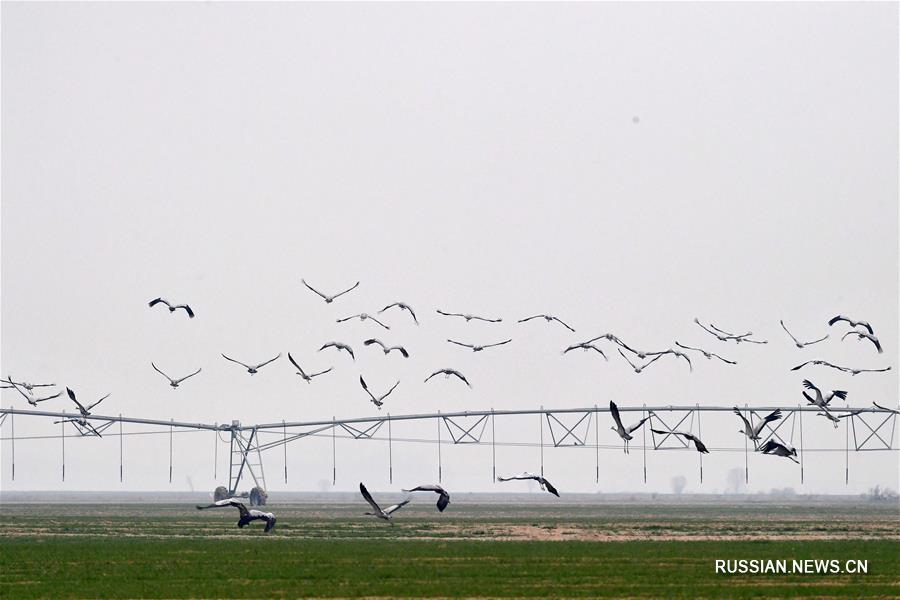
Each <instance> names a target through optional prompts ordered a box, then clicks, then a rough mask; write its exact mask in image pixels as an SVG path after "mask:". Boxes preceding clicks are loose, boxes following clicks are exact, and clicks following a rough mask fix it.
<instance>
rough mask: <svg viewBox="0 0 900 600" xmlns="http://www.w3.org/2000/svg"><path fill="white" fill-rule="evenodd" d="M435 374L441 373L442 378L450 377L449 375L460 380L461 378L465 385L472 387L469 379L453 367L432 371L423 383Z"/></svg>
mask: <svg viewBox="0 0 900 600" xmlns="http://www.w3.org/2000/svg"><path fill="white" fill-rule="evenodd" d="M435 375H443V376H444V379H450V376H451V375H453V376H455V377H457V378H459V379H460V380H462V382H463V383H465V384H466V385H467V386H469V387H472V384H471V383H469V380H468V379H466V378H465V376H463V374H462V373H460V372H459V371H457V370H455V369H440V370H439V371H435V372H434V373H432V374H431V375H429V376H428V377H426V378H425V381H424V382H423V383H428V380H429V379H431V378H432V377H434V376H435Z"/></svg>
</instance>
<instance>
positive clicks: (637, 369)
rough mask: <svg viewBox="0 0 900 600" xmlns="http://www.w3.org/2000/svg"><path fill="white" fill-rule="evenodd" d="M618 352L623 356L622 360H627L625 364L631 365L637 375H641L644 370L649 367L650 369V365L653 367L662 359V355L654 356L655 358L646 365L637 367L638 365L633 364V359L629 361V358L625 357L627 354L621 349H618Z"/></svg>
mask: <svg viewBox="0 0 900 600" xmlns="http://www.w3.org/2000/svg"><path fill="white" fill-rule="evenodd" d="M617 350H618V351H619V354H621V355H622V358H624V359H625V362H627V363H628V364H629V365H631V368H632V369H634V372H635V373H640V372H642V371H643V370H644V369H646V368H647V367H649V366H650V365H652V364H653V363H655V362H656V361H658V360H659V359H660V358H661V357H662V354H657V355H656V356H654V357H653V358H651V359H650V360H648V361H647V362H646V363H644V364H643V365H636V364H634V363H633V362H631V359H629V358H628V357H627V356H625V353H624V352H622V350H621V349H619V348H617Z"/></svg>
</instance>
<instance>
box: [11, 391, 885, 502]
mask: <svg viewBox="0 0 900 600" xmlns="http://www.w3.org/2000/svg"><path fill="white" fill-rule="evenodd" d="M740 410H741V412H742V413H743V415H744V416H745V417H747V418H748V419H751V421H752V422H757V421H758V420H759V419H761V418H762V416H764V415H765V414H767V413H769V412H771V411H774V410H781V412H782V415H783V418H782V419H780V420H778V421H775V422H773V423H767V424H766V425H765V426H764V428H763V430H762V433H761V435H760V440H759V441H758V444H759V445H760V446H762V445H763V444H765V442H766V441H768V440H769V439H773V440H775V441H777V442H779V443H780V444H783V445H785V446H787V447H789V448H790V447H794V446H796V448H797V454H798V462H799V470H800V481H801V483H802V482H803V470H804V469H803V465H804V451H805V452H840V451H843V452H844V453H845V461H844V469H845V482H849V478H850V462H849V453H850V449H851V448H852V449H853V450H854V451H856V452H865V451H896V450H897V449H896V448H894V445H893V444H894V431H895V428H896V424H897V416H898V411H892V410H888V409H884V408H863V409H858V408H856V409H851V408H839V407H834V408H831V407H829V412H831V413H832V414H833V415H836V416H837V417H838V419H841V420H843V421H844V436H843V437H844V447H843V448H840V447H829V448H815V449H812V448H806V449H804V446H803V413H813V416H815V415H816V413H819V412H821V410H820V409H819V408H818V407H816V406H793V407H790V406H781V407H777V406H768V407H762V406H760V407H749V406H744V407H743V408H742V409H740ZM733 411H734V407H730V406H699V405H694V406H641V407H628V406H620V407H619V412H620V413H622V414H623V415H624V414H626V413H639V414H640V417H641V418H643V417H649V421H648V422H647V423H645V424H644V426H643V427H641V432H640V433H639V432H637V431H635V432H634V435H635V437H636V436H637V435H638V434H640V435H641V437H642V439H641V444H640V446H637V445H635V446H632V449H636V450H640V451H641V453H642V462H643V474H644V482H645V483H646V481H647V450H648V449H650V450H654V451H656V450H688V451H690V452H694V449H693V447H692V446H691V445H690V442H688V441H686V440H684V439H682V438H681V437H679V436H676V435H671V434H658V433H654V432H653V431H652V429H658V430H666V431H676V430H677V431H682V432H690V433H693V434H694V435H696V436H697V437H700V436H701V435H702V432H701V429H700V417H701V415H703V414H704V413H732V412H733ZM609 412H610V409H609V408H608V407H601V406H593V407H589V408H566V409H544V408H543V407H541V408H539V409H534V410H497V411H495V410H493V409H491V410H487V411H465V412H451V413H441V412H438V413H430V414H410V415H390V414H386V415H383V416H382V415H377V416H371V417H359V418H351V419H336V418H332V419H330V420H324V421H297V422H286V421H281V422H278V423H262V424H258V425H242V424H241V422H240V421H232V422H231V423H230V424H218V423H215V424H209V423H186V422H181V421H174V420H169V421H164V420H157V419H138V418H132V417H123V416H121V415H119V416H102V415H93V414H92V415H87V416H81V415H73V414H71V413H66V412H46V411H38V410H16V409H13V408H4V409H0V426H2V425H7V427H8V435H5V436H4V437H2V438H0V439H2V440H3V441H10V442H11V453H10V455H11V460H12V479H13V480H15V476H16V446H15V444H16V441H17V440H19V441H22V440H37V439H61V440H62V478H63V480H65V472H66V471H65V469H66V467H65V439H66V437H67V436H66V425H67V424H68V425H70V426H71V427H72V428H73V429H74V430H75V435H74V436H72V435H69V436H68V437H80V438H91V437H98V436H100V437H102V436H104V435H106V436H113V437H114V436H118V437H119V478H120V480H122V478H123V471H124V465H123V436H125V435H136V434H138V433H140V434H146V433H157V434H166V433H167V434H168V435H169V481H170V482H171V481H172V453H173V441H172V440H173V434H174V432H175V430H179V431H180V432H190V431H194V432H201V431H211V432H214V434H215V437H216V444H215V450H214V452H215V456H216V458H215V459H214V460H215V463H218V446H219V442H220V441H225V442H226V443H228V444H229V455H230V465H229V470H228V488H227V493H228V495H229V496H232V495H236V494H238V486H239V485H240V484H241V481H242V480H243V479H245V478H246V477H248V476H249V477H250V478H251V479H252V480H253V483H254V484H255V486H256V488H258V489H259V490H263V491H264V490H265V489H266V480H265V473H264V471H263V462H262V453H263V452H264V451H266V450H272V449H275V448H278V447H282V448H284V479H285V482H287V475H288V473H287V445H288V444H289V443H291V442H294V441H297V440H301V439H303V438H306V437H310V436H320V437H321V436H330V437H331V440H332V482H333V483H334V482H336V480H337V465H336V459H335V440H336V438H337V437H341V438H346V439H354V440H380V441H384V442H387V445H388V477H389V479H390V481H391V482H392V483H393V475H394V469H393V444H394V443H430V444H436V446H437V477H438V481H441V476H442V472H441V471H442V465H441V447H442V446H443V445H446V444H453V445H455V444H484V445H486V444H490V445H491V470H492V478H493V479H494V480H496V477H497V463H496V447H497V446H528V447H535V446H540V461H541V475H543V472H544V448H545V447H556V448H560V447H582V448H586V449H591V448H593V449H594V450H595V456H596V468H595V479H596V481H597V482H599V481H600V450H601V449H603V450H617V451H620V452H621V451H622V448H623V447H622V445H621V444H604V445H601V444H600V430H601V428H604V427H605V428H608V427H609V426H611V425H612V422H613V421H612V418H611V417H609V416H605V417H604V419H603V421H602V422H601V415H604V414H605V413H609ZM528 415H532V416H537V417H538V420H539V423H540V424H539V427H536V428H535V431H534V434H535V436H536V437H538V436H539V437H538V441H537V442H502V441H497V435H496V432H497V425H496V424H497V420H498V419H500V420H502V419H503V418H509V417H522V416H528ZM17 416H19V417H22V416H28V417H44V418H53V419H59V421H56V423H58V424H59V425H60V428H61V432H60V434H59V435H51V436H47V435H43V436H27V437H19V438H16V434H15V418H16V417H17ZM732 418H736V417H732ZM807 418H809V417H807ZM623 420H624V419H623ZM7 421H8V423H7ZM425 421H432V422H434V424H435V429H436V433H437V435H436V436H435V437H434V438H397V437H394V435H393V427H392V424H393V423H400V422H425ZM116 424H118V427H117V428H115V429H113V431H112V433H110V432H109V431H110V428H113V426H114V425H116ZM124 424H128V425H138V426H142V427H146V426H150V427H153V426H159V427H163V428H164V429H161V430H156V431H142V432H128V433H125V432H124V431H123V425H124ZM788 424H789V425H788ZM385 425H386V426H387V427H386V429H387V435H386V436H385V435H384V432H383V431H382V428H385ZM488 425H490V431H491V435H490V439H488V440H486V439H485V435H484V434H485V431H486V430H487V429H488ZM835 427H837V425H835ZM116 429H117V431H116ZM648 430H651V431H650V444H649V445H648V443H647V441H648V440H647V434H648ZM521 431H522V430H521V428H518V429H517V433H519V434H520V435H521ZM379 432H381V435H380V436H377V435H376V434H378V433H379ZM443 432H446V435H444V433H443ZM545 432H546V433H545ZM795 433H796V434H797V435H796V438H795ZM223 434H227V435H228V436H229V438H230V439H229V440H227V441H226V440H222V438H221V436H222V435H223ZM851 435H852V438H853V443H852V445H851V443H850V438H851ZM592 437H593V440H591V438H592ZM742 437H743V441H744V447H743V448H740V447H728V448H711V450H713V451H729V452H743V453H744V474H745V475H744V476H745V480H746V481H749V466H748V456H749V453H750V451H751V449H750V448H749V447H748V441H749V440H748V438H747V437H746V436H742ZM795 439H797V442H796V443H795V441H794V440H795ZM592 441H593V443H591V442H592ZM634 441H635V442H637V439H635V440H634ZM694 453H695V454H696V455H697V456H698V460H699V468H700V481H701V482H702V481H703V455H702V454H700V453H696V452H694ZM772 460H784V459H781V458H777V457H772ZM215 476H216V477H217V473H216V475H215ZM251 499H256V500H258V499H259V494H257V495H256V498H254V497H253V496H251ZM264 502H265V493H264V492H263V494H262V503H264Z"/></svg>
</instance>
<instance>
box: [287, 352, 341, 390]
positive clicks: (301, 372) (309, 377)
mask: <svg viewBox="0 0 900 600" xmlns="http://www.w3.org/2000/svg"><path fill="white" fill-rule="evenodd" d="M288 360H289V361H291V364H292V365H294V367H295V368H296V369H297V375H299V376H300V377H302V378H303V381H305V382H306V383H310V382H312V380H313V377H318V376H319V375H324V374H325V373H327V372H328V371H330V370H331V369H333V368H334V367H329V368H327V369H325V370H324V371H319V372H318V373H310V374H309V375H307V374H306V371H304V370H303V368H302V367H300V365H298V364H297V361H296V360H294V357H293V356H291V353H290V352H288Z"/></svg>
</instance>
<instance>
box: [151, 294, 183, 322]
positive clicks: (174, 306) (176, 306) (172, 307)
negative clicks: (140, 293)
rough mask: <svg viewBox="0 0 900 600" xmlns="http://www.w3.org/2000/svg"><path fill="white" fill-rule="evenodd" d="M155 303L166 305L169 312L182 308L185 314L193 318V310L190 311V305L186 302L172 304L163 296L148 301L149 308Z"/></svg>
mask: <svg viewBox="0 0 900 600" xmlns="http://www.w3.org/2000/svg"><path fill="white" fill-rule="evenodd" d="M157 304H165V305H166V306H168V307H169V312H170V313H173V312H175V311H176V310H178V309H179V308H180V309H182V310H184V312H186V313H187V316H189V317H190V318H192V319H193V318H194V311H192V310H191V307H190V306H188V305H187V304H172V303H171V302H169V301H168V300H165V299H163V298H156V299H154V300H151V301H150V307H151V308H152V307H154V306H156V305H157Z"/></svg>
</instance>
